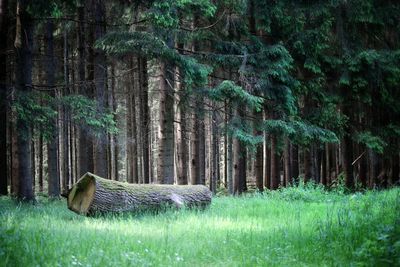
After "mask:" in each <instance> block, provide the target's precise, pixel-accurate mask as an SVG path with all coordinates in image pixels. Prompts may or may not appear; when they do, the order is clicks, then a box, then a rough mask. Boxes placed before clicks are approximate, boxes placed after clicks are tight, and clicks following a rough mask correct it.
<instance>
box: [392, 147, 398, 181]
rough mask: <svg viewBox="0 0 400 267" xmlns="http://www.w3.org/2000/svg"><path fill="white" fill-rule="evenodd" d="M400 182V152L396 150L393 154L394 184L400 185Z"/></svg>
mask: <svg viewBox="0 0 400 267" xmlns="http://www.w3.org/2000/svg"><path fill="white" fill-rule="evenodd" d="M399 182H400V157H399V153H398V152H395V153H394V155H393V156H392V184H394V185H399Z"/></svg>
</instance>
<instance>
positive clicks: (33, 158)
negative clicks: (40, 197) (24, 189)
mask: <svg viewBox="0 0 400 267" xmlns="http://www.w3.org/2000/svg"><path fill="white" fill-rule="evenodd" d="M34 132H35V128H34V127H32V135H34ZM35 156H36V151H35V139H34V138H32V140H31V162H32V187H33V192H35V189H36V188H35V182H36V160H35Z"/></svg>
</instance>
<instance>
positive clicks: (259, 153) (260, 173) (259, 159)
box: [255, 112, 264, 192]
mask: <svg viewBox="0 0 400 267" xmlns="http://www.w3.org/2000/svg"><path fill="white" fill-rule="evenodd" d="M255 116H256V120H257V121H258V122H261V121H263V114H262V112H257V113H256V114H255ZM255 134H256V135H258V136H261V135H262V134H263V132H262V131H259V130H256V131H255ZM263 149H264V147H263V144H262V143H261V144H259V145H258V146H257V150H256V162H255V165H256V166H255V169H256V170H255V176H256V186H257V189H258V190H259V191H260V192H262V191H264V184H263V177H264V168H263V164H264V152H263Z"/></svg>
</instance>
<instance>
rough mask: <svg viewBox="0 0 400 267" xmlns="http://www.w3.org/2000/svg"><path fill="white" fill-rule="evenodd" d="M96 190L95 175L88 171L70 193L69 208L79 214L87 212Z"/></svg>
mask: <svg viewBox="0 0 400 267" xmlns="http://www.w3.org/2000/svg"><path fill="white" fill-rule="evenodd" d="M95 191H96V181H95V177H94V176H93V175H92V174H91V173H86V174H85V175H84V176H82V178H81V179H79V181H78V182H77V183H76V184H75V185H74V186H73V187H72V189H71V191H70V193H69V194H68V201H67V202H68V208H69V209H70V210H72V211H74V212H76V213H78V214H87V213H88V211H89V208H90V204H91V203H92V201H93V198H94V193H95Z"/></svg>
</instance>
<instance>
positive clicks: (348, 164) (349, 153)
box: [342, 133, 354, 189]
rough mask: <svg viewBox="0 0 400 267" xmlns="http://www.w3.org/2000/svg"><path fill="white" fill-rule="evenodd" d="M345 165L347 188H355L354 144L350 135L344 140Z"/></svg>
mask: <svg viewBox="0 0 400 267" xmlns="http://www.w3.org/2000/svg"><path fill="white" fill-rule="evenodd" d="M342 153H343V164H344V172H345V175H346V177H345V184H346V187H347V188H350V189H351V188H354V176H353V165H352V162H353V142H352V140H351V136H350V133H348V134H346V135H345V136H344V139H343V149H342Z"/></svg>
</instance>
